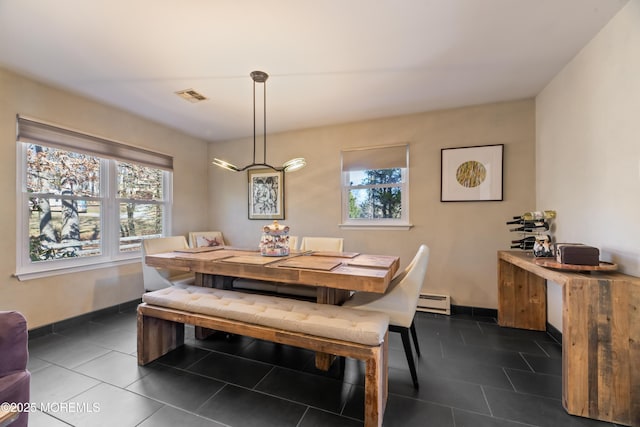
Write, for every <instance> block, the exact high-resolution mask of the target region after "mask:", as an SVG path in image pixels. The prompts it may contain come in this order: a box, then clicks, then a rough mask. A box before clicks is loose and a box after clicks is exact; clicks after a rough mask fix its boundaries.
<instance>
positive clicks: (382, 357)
mask: <svg viewBox="0 0 640 427" xmlns="http://www.w3.org/2000/svg"><path fill="white" fill-rule="evenodd" d="M388 338H389V332H387V334H386V335H385V337H384V343H383V344H382V345H381V346H380V347H378V348H376V349H375V350H374V356H373V357H371V358H369V359H368V360H367V362H366V363H367V366H366V374H365V379H364V425H365V427H380V426H382V421H383V418H384V410H385V407H386V405H387V393H388V382H389V381H388V376H387V370H388V360H387V358H388V355H389V342H388V340H387V339H388Z"/></svg>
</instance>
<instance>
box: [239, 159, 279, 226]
mask: <svg viewBox="0 0 640 427" xmlns="http://www.w3.org/2000/svg"><path fill="white" fill-rule="evenodd" d="M247 173H248V177H249V219H284V172H282V171H275V170H273V169H250V170H249V171H248V172H247Z"/></svg>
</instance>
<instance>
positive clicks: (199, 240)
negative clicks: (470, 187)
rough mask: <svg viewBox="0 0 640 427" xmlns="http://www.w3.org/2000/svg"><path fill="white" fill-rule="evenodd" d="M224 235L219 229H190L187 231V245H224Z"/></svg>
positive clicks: (195, 246)
mask: <svg viewBox="0 0 640 427" xmlns="http://www.w3.org/2000/svg"><path fill="white" fill-rule="evenodd" d="M224 245H225V243H224V237H222V232H220V231H192V232H190V233H189V247H190V248H201V247H203V246H224Z"/></svg>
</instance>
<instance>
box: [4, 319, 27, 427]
mask: <svg viewBox="0 0 640 427" xmlns="http://www.w3.org/2000/svg"><path fill="white" fill-rule="evenodd" d="M28 337H29V335H28V332H27V320H26V319H25V318H24V316H23V315H22V314H20V313H18V312H17V311H0V403H4V402H8V403H28V402H29V384H30V380H31V373H29V371H28V370H27V361H28V360H29V351H28V348H27V345H28V342H27V341H28ZM28 416H29V413H28V412H22V413H21V414H20V415H19V416H18V418H17V419H16V420H15V421H14V422H13V423H11V427H27V423H28Z"/></svg>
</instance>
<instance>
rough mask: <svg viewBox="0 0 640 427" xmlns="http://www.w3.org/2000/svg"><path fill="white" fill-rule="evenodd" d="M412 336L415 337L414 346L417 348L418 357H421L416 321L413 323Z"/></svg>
mask: <svg viewBox="0 0 640 427" xmlns="http://www.w3.org/2000/svg"><path fill="white" fill-rule="evenodd" d="M411 336H412V337H413V345H414V347H415V348H416V354H417V355H418V357H420V356H421V354H420V344H418V334H417V333H416V322H415V320H412V321H411Z"/></svg>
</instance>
